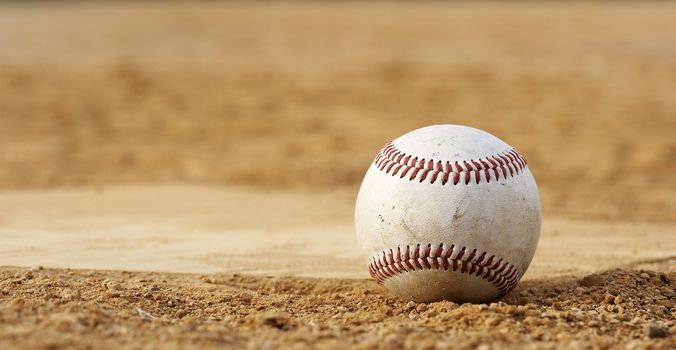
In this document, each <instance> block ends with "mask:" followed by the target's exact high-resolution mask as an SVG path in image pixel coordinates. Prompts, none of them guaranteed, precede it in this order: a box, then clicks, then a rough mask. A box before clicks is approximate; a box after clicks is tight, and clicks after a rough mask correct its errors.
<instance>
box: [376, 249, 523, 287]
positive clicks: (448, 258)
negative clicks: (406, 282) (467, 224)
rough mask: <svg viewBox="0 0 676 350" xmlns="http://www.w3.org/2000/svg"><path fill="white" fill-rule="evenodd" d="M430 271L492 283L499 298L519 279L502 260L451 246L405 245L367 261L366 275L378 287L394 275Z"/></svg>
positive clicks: (518, 275) (512, 267)
mask: <svg viewBox="0 0 676 350" xmlns="http://www.w3.org/2000/svg"><path fill="white" fill-rule="evenodd" d="M432 269H435V270H440V269H444V271H449V270H450V271H453V272H460V273H463V274H464V273H467V274H468V275H469V276H476V277H478V278H482V279H484V280H486V281H488V282H490V283H492V284H493V286H495V288H496V289H497V290H498V292H499V293H500V296H503V295H505V294H507V293H508V292H509V291H510V290H512V289H513V288H514V287H515V286H516V284H517V282H519V279H520V273H519V271H518V269H517V268H516V267H514V265H511V264H509V263H507V262H506V261H504V260H503V259H500V258H498V257H496V256H495V255H489V254H488V253H486V252H479V251H478V250H477V249H471V250H470V249H468V248H466V247H456V246H455V245H453V244H451V245H447V244H444V243H441V244H439V245H432V244H427V245H422V246H421V245H420V244H416V245H414V246H413V247H411V246H410V245H406V248H405V249H402V248H401V247H399V246H398V247H397V248H396V249H389V250H385V251H383V252H382V253H380V254H378V255H376V256H373V257H371V258H370V259H369V273H370V274H371V277H373V278H374V279H375V280H376V282H378V284H383V283H384V282H385V280H387V279H388V278H391V277H394V276H396V275H400V274H404V273H408V272H414V271H422V270H432Z"/></svg>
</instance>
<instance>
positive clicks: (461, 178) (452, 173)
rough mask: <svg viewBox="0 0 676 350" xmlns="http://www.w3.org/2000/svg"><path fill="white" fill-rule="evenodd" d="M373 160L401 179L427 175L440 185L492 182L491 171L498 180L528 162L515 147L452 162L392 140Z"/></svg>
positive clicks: (515, 172) (510, 174) (383, 169)
mask: <svg viewBox="0 0 676 350" xmlns="http://www.w3.org/2000/svg"><path fill="white" fill-rule="evenodd" d="M373 162H374V164H375V166H376V167H377V168H378V169H379V170H380V171H384V172H385V173H386V174H390V175H391V176H396V175H397V174H398V175H399V177H400V178H402V179H403V178H404V177H406V176H407V175H408V179H409V181H413V180H414V179H418V181H419V182H423V181H425V179H427V178H428V177H429V179H430V183H431V184H433V183H435V182H436V181H437V180H439V179H441V184H442V185H446V184H447V183H449V182H452V183H453V185H457V184H459V183H464V184H465V185H469V183H470V182H472V180H474V181H475V182H476V183H477V184H479V183H480V182H482V181H485V182H487V183H488V182H491V179H492V177H491V174H492V176H493V177H495V181H499V180H500V179H501V178H502V179H506V178H507V176H510V177H514V176H515V175H518V174H519V173H521V172H523V170H524V169H525V168H526V166H527V163H526V159H525V158H524V157H523V156H522V155H521V154H520V153H519V152H517V151H516V149H514V148H512V149H509V150H507V151H505V152H502V153H498V154H494V155H489V156H486V157H483V158H479V159H470V160H456V161H454V162H451V161H448V160H446V161H441V160H434V159H432V158H430V159H425V158H420V157H417V156H413V155H410V154H406V153H404V152H402V151H401V150H399V149H398V148H397V147H396V146H395V145H394V143H393V142H392V141H390V142H388V143H387V144H386V145H385V147H383V148H382V149H381V150H380V151H379V152H378V154H377V155H376V158H375V160H374V161H373ZM409 173H410V175H409Z"/></svg>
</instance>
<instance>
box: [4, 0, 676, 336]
mask: <svg viewBox="0 0 676 350" xmlns="http://www.w3.org/2000/svg"><path fill="white" fill-rule="evenodd" d="M675 42H676V5H675V4H673V3H671V2H640V3H639V2H611V1H605V2H599V3H589V4H587V3H577V2H573V3H567V2H532V3H531V2H515V3H509V4H505V3H484V2H479V3H474V2H457V3H456V2H452V3H441V2H430V3H427V2H425V3H422V4H412V3H411V4H409V3H402V2H395V3H387V2H373V3H360V2H348V3H337V2H336V3H334V2H321V3H304V2H280V3H277V2H274V3H272V2H271V3H243V2H222V3H221V2H195V3H190V2H170V3H164V2H162V3H160V2H123V3H117V2H77V1H73V2H55V3H51V2H50V3H47V2H44V3H43V2H26V3H24V2H7V3H2V4H0V190H1V191H0V349H101V348H110V349H139V348H144V349H179V348H180V349H208V348H233V349H239V348H251V349H275V348H280V349H288V348H291V349H293V348H318V349H340V348H361V349H378V348H383V349H389V348H392V349H398V348H406V349H443V348H467V349H493V348H500V349H502V348H513V349H530V348H535V349H557V348H568V349H570V348H575V349H578V348H579V349H609V348H619V349H674V348H676V322H675V320H676V292H675V288H676V282H675V281H676V247H675V244H676V176H674V174H676V137H674V130H676V94H674V91H676V59H674V57H675V53H676V47H675V46H674V43H675ZM439 123H457V124H465V125H469V126H473V127H477V128H481V129H484V130H486V131H488V132H490V133H493V134H495V135H496V136H498V137H500V138H502V139H504V140H505V141H506V142H507V143H509V144H511V145H513V146H514V147H516V148H517V149H518V150H519V151H520V152H521V153H523V154H524V155H525V156H526V158H527V160H528V166H529V168H530V170H531V171H532V173H533V174H534V176H535V178H536V181H537V183H538V185H539V187H540V191H541V196H542V203H543V213H544V220H543V235H542V239H541V241H540V248H539V250H538V252H537V253H536V257H535V259H534V261H533V264H532V265H531V267H530V269H529V271H528V273H527V274H526V275H525V276H524V280H523V281H522V282H521V283H520V284H519V285H518V286H517V287H516V289H515V290H514V291H513V292H511V293H510V294H508V295H507V296H506V297H504V298H503V299H501V300H498V301H496V302H494V303H488V304H480V305H470V304H463V305H458V304H454V303H452V302H438V303H430V304H415V303H408V302H403V301H400V300H398V299H396V298H395V297H394V296H393V295H391V294H389V293H388V292H387V291H386V290H385V289H383V288H382V287H380V286H378V285H377V284H375V283H374V282H373V281H371V280H370V279H368V278H367V272H366V270H365V268H364V265H363V260H362V257H361V256H360V254H359V253H358V252H357V251H356V250H355V246H356V245H355V244H354V240H355V239H354V232H353V229H352V222H351V220H352V209H353V207H352V205H353V203H354V195H355V193H356V190H357V187H358V185H359V183H360V180H361V178H362V176H363V175H364V173H365V171H366V169H367V167H368V166H369V164H370V162H371V161H372V160H373V156H374V155H375V153H376V152H377V151H378V149H379V148H380V147H382V146H383V145H384V144H385V143H386V142H387V141H389V140H391V139H393V138H396V137H397V136H399V135H401V134H403V133H405V132H407V131H410V130H412V129H415V128H419V127H422V126H425V125H430V124H439ZM177 182H178V183H179V184H178V185H176V183H177ZM261 247H262V248H261ZM333 262H335V263H333ZM42 266H44V267H42ZM122 270H127V271H122Z"/></svg>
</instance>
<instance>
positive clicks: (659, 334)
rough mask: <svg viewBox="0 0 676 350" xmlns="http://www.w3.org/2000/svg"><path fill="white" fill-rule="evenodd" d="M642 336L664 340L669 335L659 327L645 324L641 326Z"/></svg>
mask: <svg viewBox="0 0 676 350" xmlns="http://www.w3.org/2000/svg"><path fill="white" fill-rule="evenodd" d="M643 334H644V335H645V336H646V337H648V338H650V339H655V338H666V337H667V335H668V334H669V333H668V332H667V330H666V329H665V328H662V327H659V326H657V325H655V324H647V325H645V326H643Z"/></svg>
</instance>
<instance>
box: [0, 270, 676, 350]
mask: <svg viewBox="0 0 676 350" xmlns="http://www.w3.org/2000/svg"><path fill="white" fill-rule="evenodd" d="M0 281H1V282H0V324H2V325H3V326H2V327H0V347H2V348H12V347H21V348H27V347H33V348H50V349H62V348H69V347H73V346H75V347H87V346H89V347H94V348H101V347H108V348H120V347H163V346H167V344H172V346H175V347H195V348H202V349H203V348H220V347H223V346H230V347H232V348H257V349H258V348H261V347H284V348H294V347H301V346H310V345H311V346H314V347H316V348H362V349H371V348H382V347H403V348H409V349H434V348H443V347H451V346H452V347H454V348H476V347H479V346H484V347H500V348H522V347H523V346H525V345H526V344H528V346H529V347H533V348H557V347H560V348H571V347H573V348H582V347H590V348H599V347H600V348H605V347H611V346H624V347H626V348H645V347H654V348H663V349H668V348H673V347H674V346H676V322H675V321H674V320H675V319H676V311H674V308H675V307H676V292H675V288H676V273H673V272H670V273H661V272H655V271H643V270H638V271H635V270H611V271H606V272H603V273H597V274H593V275H590V276H585V277H583V278H572V277H569V278H560V279H556V280H535V281H526V282H523V283H521V284H520V285H519V286H518V287H517V288H516V290H514V291H513V292H512V293H510V294H509V295H507V296H506V297H505V298H503V299H502V300H499V301H497V302H493V303H489V304H479V305H473V304H455V303H452V302H448V301H444V302H437V303H430V304H417V303H414V302H405V301H401V300H399V299H397V298H396V297H394V296H393V295H391V294H389V293H388V292H387V291H386V290H384V289H382V288H381V287H380V286H378V285H376V284H375V283H373V282H372V281H368V280H340V279H312V278H297V277H252V276H242V275H223V274H213V275H191V274H165V273H144V272H108V271H74V270H55V269H40V268H34V269H20V268H3V269H2V270H1V271H0Z"/></svg>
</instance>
